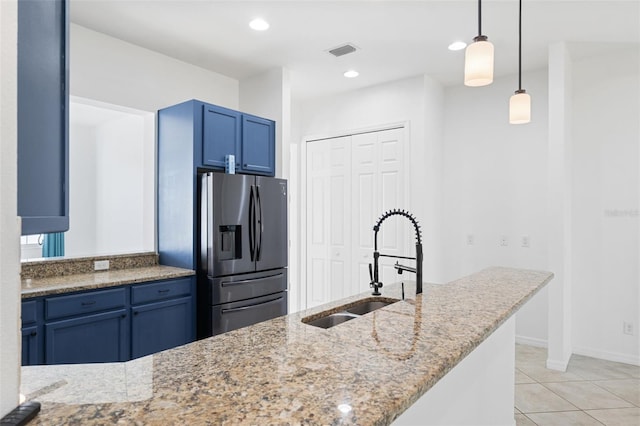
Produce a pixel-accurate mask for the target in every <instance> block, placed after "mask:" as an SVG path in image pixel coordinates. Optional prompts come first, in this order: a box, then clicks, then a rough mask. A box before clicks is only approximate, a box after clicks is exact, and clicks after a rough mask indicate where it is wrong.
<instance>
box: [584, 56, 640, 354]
mask: <svg viewBox="0 0 640 426" xmlns="http://www.w3.org/2000/svg"><path fill="white" fill-rule="evenodd" d="M639 116H640V54H639V50H638V47H637V46H634V47H631V48H627V49H625V50H620V51H615V52H614V53H610V54H607V55H598V56H595V57H591V58H587V59H582V60H574V61H573V122H574V127H573V141H574V142H573V154H574V157H573V188H574V191H573V217H572V223H573V253H572V263H573V298H572V301H573V349H574V352H575V353H582V354H585V355H591V356H596V357H600V358H608V359H613V360H618V361H626V362H630V363H636V364H640V340H639V339H638V335H639V333H638V327H639V326H640V314H639V312H640V306H639V305H638V297H639V295H638V291H639V289H638V287H639V283H640V273H639V271H638V268H639V265H638V256H639V249H638V233H639V229H638V228H639V224H638V222H639V215H638V207H639V201H640V199H639V196H638V194H639V192H640V185H639V178H640V176H639V173H638V170H639V168H640V164H639V161H638V158H639V154H640V153H639V147H638V145H639V141H640V120H639V119H638V117H639ZM625 321H627V322H632V323H633V324H634V335H633V336H630V335H625V334H623V322H625Z"/></svg>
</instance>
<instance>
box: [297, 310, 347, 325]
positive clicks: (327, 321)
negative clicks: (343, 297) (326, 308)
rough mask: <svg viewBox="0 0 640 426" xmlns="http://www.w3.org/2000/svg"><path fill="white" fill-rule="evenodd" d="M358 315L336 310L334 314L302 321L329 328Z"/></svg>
mask: <svg viewBox="0 0 640 426" xmlns="http://www.w3.org/2000/svg"><path fill="white" fill-rule="evenodd" d="M358 317H359V315H353V314H350V313H348V312H338V313H335V314H331V315H327V316H326V317H320V318H318V319H315V320H313V321H308V322H307V321H304V320H303V322H304V323H305V324H309V325H314V326H316V327H320V328H330V327H333V326H334V325H338V324H342V323H343V322H347V321H349V320H352V319H354V318H358Z"/></svg>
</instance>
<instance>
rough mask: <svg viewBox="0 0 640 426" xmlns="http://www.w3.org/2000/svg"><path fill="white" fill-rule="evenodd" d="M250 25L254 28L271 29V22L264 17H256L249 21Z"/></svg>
mask: <svg viewBox="0 0 640 426" xmlns="http://www.w3.org/2000/svg"><path fill="white" fill-rule="evenodd" d="M249 26H250V27H251V29H252V30H256V31H264V30H268V29H269V23H268V22H267V21H265V20H264V19H262V18H256V19H254V20H253V21H251V22H249Z"/></svg>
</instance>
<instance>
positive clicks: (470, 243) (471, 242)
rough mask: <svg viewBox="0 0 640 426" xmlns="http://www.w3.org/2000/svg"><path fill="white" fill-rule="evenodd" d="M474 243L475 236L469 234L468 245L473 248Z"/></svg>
mask: <svg viewBox="0 0 640 426" xmlns="http://www.w3.org/2000/svg"><path fill="white" fill-rule="evenodd" d="M474 242H475V237H474V236H473V234H467V245H468V246H472V245H473V243H474Z"/></svg>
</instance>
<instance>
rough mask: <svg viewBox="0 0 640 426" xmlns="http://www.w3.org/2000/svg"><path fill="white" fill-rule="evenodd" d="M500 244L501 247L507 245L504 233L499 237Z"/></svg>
mask: <svg viewBox="0 0 640 426" xmlns="http://www.w3.org/2000/svg"><path fill="white" fill-rule="evenodd" d="M500 245H501V246H502V247H506V246H508V245H509V239H508V238H507V236H506V235H503V236H501V237H500Z"/></svg>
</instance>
